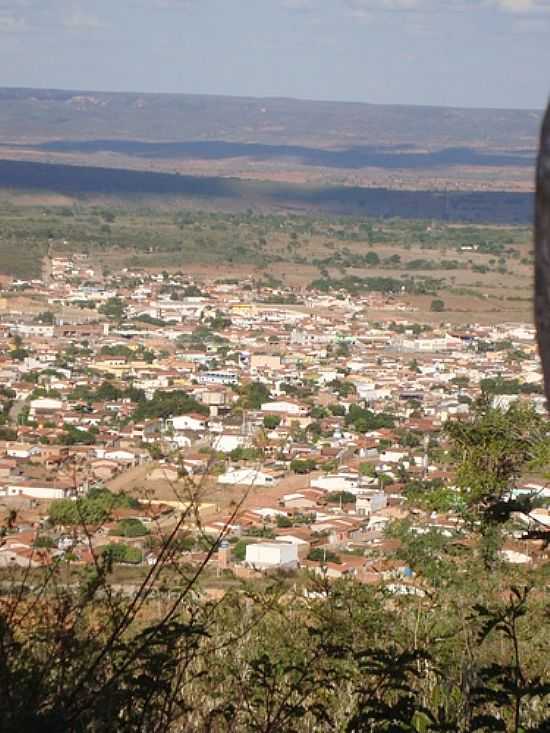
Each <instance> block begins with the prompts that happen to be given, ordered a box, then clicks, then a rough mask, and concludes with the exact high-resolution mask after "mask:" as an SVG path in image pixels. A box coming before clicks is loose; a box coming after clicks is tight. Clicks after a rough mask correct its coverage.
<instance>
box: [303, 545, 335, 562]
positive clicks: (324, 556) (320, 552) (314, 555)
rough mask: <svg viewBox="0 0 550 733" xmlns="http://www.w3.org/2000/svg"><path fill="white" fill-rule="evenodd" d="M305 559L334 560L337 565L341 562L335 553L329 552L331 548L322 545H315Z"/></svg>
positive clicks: (317, 560) (315, 560)
mask: <svg viewBox="0 0 550 733" xmlns="http://www.w3.org/2000/svg"><path fill="white" fill-rule="evenodd" d="M307 559H308V560H313V561H314V562H323V563H324V562H334V563H337V564H338V565H340V564H341V563H342V561H341V560H340V558H339V557H338V555H337V554H336V553H334V552H331V550H326V549H325V548H324V547H316V548H315V549H314V550H311V552H310V553H309V555H308V556H307Z"/></svg>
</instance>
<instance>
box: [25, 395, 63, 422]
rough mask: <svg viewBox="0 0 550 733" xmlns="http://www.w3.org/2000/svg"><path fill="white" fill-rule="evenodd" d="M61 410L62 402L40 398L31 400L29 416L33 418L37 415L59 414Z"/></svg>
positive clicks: (49, 398)
mask: <svg viewBox="0 0 550 733" xmlns="http://www.w3.org/2000/svg"><path fill="white" fill-rule="evenodd" d="M62 409H63V402H62V401H61V400H56V399H53V398H51V397H41V398H39V399H37V400H31V404H30V410H29V415H30V416H31V417H35V416H36V415H38V414H45V413H54V412H59V410H62Z"/></svg>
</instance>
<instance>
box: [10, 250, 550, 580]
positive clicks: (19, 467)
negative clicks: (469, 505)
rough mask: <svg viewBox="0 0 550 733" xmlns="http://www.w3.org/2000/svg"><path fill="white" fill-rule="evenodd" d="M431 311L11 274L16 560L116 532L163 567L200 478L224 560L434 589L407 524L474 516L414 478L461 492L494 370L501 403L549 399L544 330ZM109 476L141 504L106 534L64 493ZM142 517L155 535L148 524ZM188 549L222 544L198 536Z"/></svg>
mask: <svg viewBox="0 0 550 733" xmlns="http://www.w3.org/2000/svg"><path fill="white" fill-rule="evenodd" d="M291 295H292V297H290V296H291ZM297 296H299V297H297ZM285 302H288V303H289V304H288V305H285ZM373 312H375V313H376V317H373V315H372V314H373ZM380 314H383V317H381V316H380ZM416 318H418V314H417V313H416V312H415V310H414V309H413V308H412V307H411V306H410V305H409V304H408V303H407V302H406V299H405V296H403V295H399V296H398V297H394V296H389V295H384V296H383V295H381V294H379V293H372V294H366V295H364V296H357V297H354V298H350V297H349V296H347V295H346V294H343V293H336V294H334V295H327V294H322V293H315V292H314V291H306V290H304V292H303V293H301V294H300V293H296V292H293V293H289V292H288V291H286V290H285V289H282V288H273V287H267V286H266V285H265V284H262V283H256V282H254V281H253V280H251V279H250V280H247V281H244V282H231V281H225V280H218V281H216V280H212V281H201V282H194V281H193V280H192V279H191V278H190V277H189V276H187V275H185V274H182V273H179V274H178V273H172V274H170V273H166V272H164V273H149V272H144V271H130V270H123V271H121V272H120V273H118V274H116V275H111V276H105V275H104V274H102V273H99V272H97V270H96V268H95V267H94V265H93V264H92V263H91V262H89V261H87V260H86V258H80V259H79V260H78V261H76V262H74V261H71V260H70V259H69V258H54V259H53V260H52V261H51V265H50V267H49V268H48V271H47V274H46V275H45V276H44V279H43V280H39V281H30V282H22V281H12V282H10V283H6V285H5V287H4V290H3V292H2V294H1V295H0V526H2V528H3V529H2V539H1V544H0V567H3V566H4V567H5V566H7V565H10V564H13V563H16V564H25V563H32V564H40V563H43V562H51V561H52V560H53V559H54V558H55V557H56V556H59V555H66V554H67V553H70V555H69V556H70V560H71V561H72V562H80V563H86V562H92V561H93V553H94V550H97V549H98V548H99V549H100V548H101V547H102V546H104V545H106V544H109V545H112V544H113V543H115V544H116V543H125V544H126V545H130V546H133V547H134V549H138V550H139V552H140V555H139V557H140V558H141V560H140V561H141V562H143V563H147V562H155V561H156V559H155V558H156V555H155V542H154V541H152V535H154V534H155V532H156V531H157V528H158V531H159V532H161V530H162V531H164V530H166V528H169V527H170V526H173V524H174V523H176V522H178V521H180V519H181V515H182V512H186V511H187V510H188V500H189V499H188V495H189V486H193V487H195V489H196V487H199V488H200V492H201V493H200V501H199V510H198V511H197V512H189V517H188V520H186V522H185V527H186V531H188V532H189V534H190V537H195V536H198V535H199V534H200V535H201V536H202V535H207V536H208V537H210V538H213V539H215V540H216V542H217V545H216V548H217V549H216V552H214V553H211V555H209V556H208V558H209V563H210V564H211V565H212V566H213V567H215V568H216V570H217V572H223V571H231V572H232V573H234V574H237V575H239V574H240V575H254V574H256V573H261V572H266V571H272V570H295V569H297V568H308V569H311V570H313V571H314V572H323V573H327V574H328V575H329V576H330V577H340V576H343V575H352V576H354V577H356V578H357V579H359V580H361V581H363V582H379V581H380V580H383V581H384V582H387V583H392V584H398V586H399V587H403V588H410V587H414V583H413V581H412V580H411V577H410V573H411V571H410V569H409V568H407V567H406V566H405V565H404V564H403V563H402V562H400V561H399V560H398V559H396V555H395V549H396V542H397V541H396V540H395V539H390V538H388V535H387V532H386V528H387V527H388V525H389V524H390V523H392V522H395V521H396V520H399V519H403V518H408V519H410V521H411V522H412V523H413V526H417V527H418V531H426V529H429V528H437V529H439V530H440V531H441V532H444V533H447V534H449V533H451V534H452V533H457V532H458V531H459V529H460V521H459V519H458V516H457V514H455V513H454V512H453V510H452V509H449V508H448V507H446V508H445V510H440V509H439V508H438V507H435V508H433V509H432V510H431V511H429V510H427V509H426V508H424V509H419V508H415V507H414V506H413V505H412V504H411V502H410V501H409V500H408V497H407V487H408V486H409V485H410V484H411V482H413V483H414V482H416V484H418V485H421V486H431V485H436V484H437V485H438V486H443V487H446V488H448V489H450V490H453V488H454V484H453V481H454V476H453V473H452V467H451V466H450V463H449V461H448V460H446V444H445V438H444V432H443V431H442V428H443V426H444V424H445V422H446V421H447V420H449V419H454V418H456V417H461V416H465V417H467V416H468V414H469V413H470V412H471V410H472V409H473V404H474V402H475V400H476V398H477V397H478V396H479V394H480V390H481V388H482V387H483V386H484V385H485V387H490V396H491V399H492V400H493V402H494V404H495V405H498V406H500V407H503V408H507V407H508V406H510V405H511V404H512V403H513V402H515V401H517V400H528V401H529V402H531V403H532V404H533V405H534V407H535V409H536V410H539V411H541V412H543V411H544V409H545V407H544V397H543V394H542V389H541V373H540V370H539V366H538V361H537V357H536V347H535V339H534V331H533V329H532V328H531V326H529V325H527V324H517V323H511V324H500V325H493V326H482V325H479V324H475V323H472V324H470V325H469V326H462V327H461V328H460V329H456V328H454V327H452V326H451V325H449V324H441V325H439V326H428V325H426V324H422V323H418V322H417V321H416ZM531 488H532V489H533V490H536V491H538V492H539V493H543V494H544V492H548V490H547V489H546V488H545V487H544V486H543V485H542V484H541V485H538V484H535V485H534V486H533V487H531ZM520 489H524V490H529V487H520ZM94 490H95V491H97V490H108V491H111V492H113V494H116V492H118V491H121V490H124V491H126V492H128V494H129V495H130V496H132V497H134V498H135V502H134V503H133V506H127V507H123V506H119V507H117V508H116V509H115V508H114V509H113V512H112V513H111V515H110V516H109V517H107V518H106V519H105V521H103V522H101V523H100V524H98V526H94V527H93V528H92V529H93V531H91V532H90V531H86V532H82V531H78V530H77V529H76V528H75V527H69V526H64V525H62V524H61V525H59V523H57V524H52V522H51V521H50V519H49V517H50V513H51V511H52V509H51V507H52V504H54V503H55V502H58V501H59V500H67V501H75V502H78V501H79V500H82V499H85V498H86V497H87V496H89V495H90V492H92V491H94ZM178 492H179V493H178ZM123 520H128V521H131V522H137V523H139V524H140V526H143V527H145V529H146V532H143V533H142V534H139V533H137V535H136V536H135V537H131V538H129V537H127V536H126V535H124V534H123V533H121V527H127V526H128V524H127V523H126V524H124V521H123ZM535 520H536V522H537V523H542V524H546V525H547V526H549V527H550V516H549V514H548V511H547V510H544V509H540V510H538V515H537V517H536V518H534V521H535ZM526 521H527V523H529V521H530V519H529V518H527V520H526ZM43 536H46V537H48V538H49V539H48V541H47V542H44V541H41V542H39V541H38V538H39V537H43ZM199 544H200V543H199ZM397 544H398V543H397ZM504 552H505V553H506V559H508V560H509V561H510V562H518V563H536V562H538V561H540V559H541V557H542V556H543V550H542V549H541V547H540V545H537V544H536V543H528V542H525V541H522V540H520V539H518V538H516V537H512V536H511V537H510V538H509V539H508V541H507V543H506V545H505V549H504ZM134 557H137V556H136V555H134ZM182 557H185V560H186V562H188V561H189V562H190V561H192V560H193V559H197V558H200V557H204V549H203V551H202V554H201V551H200V548H199V549H198V548H197V547H193V546H192V542H191V543H189V542H188V543H187V545H186V549H185V550H182ZM419 592H420V591H419Z"/></svg>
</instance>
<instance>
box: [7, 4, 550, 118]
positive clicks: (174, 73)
mask: <svg viewBox="0 0 550 733" xmlns="http://www.w3.org/2000/svg"><path fill="white" fill-rule="evenodd" d="M0 69H1V70H2V74H1V75H0V84H1V85H3V86H24V87H42V88H59V89H84V90H86V89H89V90H97V91H100V90H101V91H139V92H146V91H150V92H182V93H196V94H228V95H235V96H256V97H270V96H277V97H297V98H303V99H325V100H339V101H359V102H373V103H383V104H420V105H444V106H464V107H503V108H531V109H540V108H542V107H543V106H544V105H545V103H546V100H547V98H548V94H549V92H550V0H0Z"/></svg>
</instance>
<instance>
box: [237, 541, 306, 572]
mask: <svg viewBox="0 0 550 733" xmlns="http://www.w3.org/2000/svg"><path fill="white" fill-rule="evenodd" d="M245 562H246V564H247V565H251V566H252V567H254V568H258V570H271V569H275V568H280V569H284V570H293V569H294V568H296V567H297V566H298V547H297V545H295V544H293V543H290V542H256V543H254V544H251V545H247V546H246V556H245Z"/></svg>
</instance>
